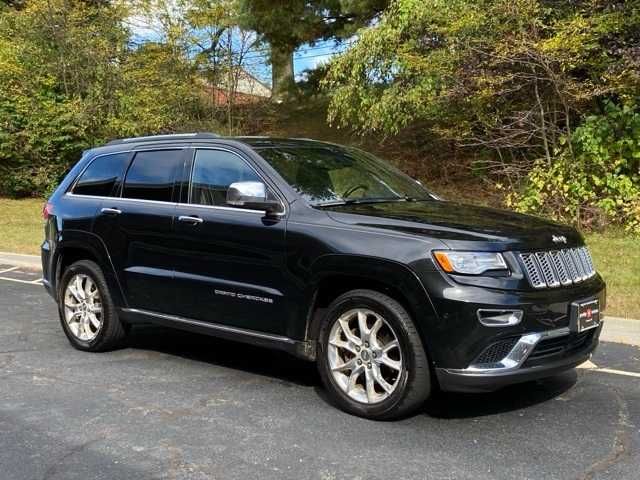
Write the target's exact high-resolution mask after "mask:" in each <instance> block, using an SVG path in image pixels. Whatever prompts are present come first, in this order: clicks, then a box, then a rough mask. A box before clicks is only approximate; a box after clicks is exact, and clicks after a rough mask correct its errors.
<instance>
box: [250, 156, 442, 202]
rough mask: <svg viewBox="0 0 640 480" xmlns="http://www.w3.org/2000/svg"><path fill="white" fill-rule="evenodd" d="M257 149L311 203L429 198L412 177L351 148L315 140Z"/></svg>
mask: <svg viewBox="0 0 640 480" xmlns="http://www.w3.org/2000/svg"><path fill="white" fill-rule="evenodd" d="M258 151H259V152H260V155H262V157H264V159H265V160H267V162H269V163H270V164H271V166H273V168H275V169H276V170H277V172H278V173H279V174H280V175H281V176H282V177H283V178H284V179H285V180H286V181H287V182H288V183H289V184H290V185H291V186H292V187H293V188H294V189H295V190H296V191H297V192H298V193H299V194H300V195H302V196H303V197H304V198H305V199H306V200H307V201H308V202H309V203H310V204H311V205H315V206H323V205H340V204H345V203H365V202H374V201H403V200H425V199H432V198H433V197H431V196H430V194H429V192H428V191H427V190H426V189H425V188H424V187H422V186H421V185H420V184H419V183H418V182H416V181H415V180H413V179H411V178H409V177H408V176H406V175H404V174H403V173H401V172H399V171H397V170H395V169H394V168H392V167H391V166H390V165H388V164H387V163H385V162H383V161H382V160H379V159H377V158H376V157H374V156H373V155H370V154H368V153H365V152H363V151H361V150H357V149H354V148H348V147H338V146H334V145H329V144H318V145H317V146H316V145H312V146H306V145H305V146H282V147H267V148H261V149H259V150H258Z"/></svg>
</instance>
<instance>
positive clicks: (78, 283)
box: [63, 273, 104, 342]
mask: <svg viewBox="0 0 640 480" xmlns="http://www.w3.org/2000/svg"><path fill="white" fill-rule="evenodd" d="M63 301H64V318H65V321H66V323H67V326H68V327H69V330H70V331H71V333H72V334H73V335H74V336H75V337H76V338H78V339H79V340H82V341H85V342H90V341H91V340H93V339H95V338H96V337H97V336H98V333H99V332H100V329H101V328H102V323H103V318H104V314H103V307H102V299H101V297H100V291H99V290H98V286H97V285H96V284H95V282H94V281H93V280H92V279H91V277H89V276H88V275H85V274H82V273H78V274H76V275H74V276H73V277H71V279H70V280H69V283H67V288H66V289H65V292H64V299H63Z"/></svg>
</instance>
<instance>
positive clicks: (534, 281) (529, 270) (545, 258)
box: [519, 247, 596, 288]
mask: <svg viewBox="0 0 640 480" xmlns="http://www.w3.org/2000/svg"><path fill="white" fill-rule="evenodd" d="M519 256H520V260H521V261H522V265H523V266H524V271H525V273H526V275H527V279H528V280H529V283H530V284H531V286H532V287H533V288H556V287H559V286H561V285H563V286H566V285H572V284H574V283H580V282H583V281H585V280H587V279H588V278H591V277H593V276H594V275H595V274H596V270H595V268H594V267H593V260H592V259H591V254H590V253H589V250H588V249H587V247H579V248H565V249H562V250H551V251H546V252H533V253H520V255H519Z"/></svg>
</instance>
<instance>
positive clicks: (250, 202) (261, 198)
mask: <svg viewBox="0 0 640 480" xmlns="http://www.w3.org/2000/svg"><path fill="white" fill-rule="evenodd" d="M227 204H229V205H233V206H234V207H240V208H249V209H252V210H264V211H265V212H267V213H281V212H282V205H281V204H280V202H279V201H278V200H277V199H275V198H274V197H273V196H272V195H271V194H270V192H269V190H268V189H267V186H266V185H265V184H264V183H262V182H235V183H232V184H231V185H229V189H228V190H227Z"/></svg>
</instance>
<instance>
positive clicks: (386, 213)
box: [324, 200, 583, 250]
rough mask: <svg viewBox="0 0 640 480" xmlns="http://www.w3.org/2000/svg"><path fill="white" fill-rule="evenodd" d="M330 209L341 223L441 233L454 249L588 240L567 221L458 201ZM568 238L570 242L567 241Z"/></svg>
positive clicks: (549, 245) (526, 246) (520, 247)
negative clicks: (566, 223)
mask: <svg viewBox="0 0 640 480" xmlns="http://www.w3.org/2000/svg"><path fill="white" fill-rule="evenodd" d="M324 210H325V211H327V213H328V214H329V216H330V217H331V218H333V219H334V220H335V221H338V222H341V223H346V224H350V225H359V226H367V227H374V228H381V229H387V230H394V231H397V232H404V233H409V234H414V235H424V236H429V237H435V238H438V239H439V240H441V241H442V242H444V243H445V244H446V245H447V246H449V247H450V248H453V249H456V248H487V249H490V250H501V249H509V250H525V249H537V248H564V247H570V246H576V245H581V244H582V243H583V241H582V237H581V236H580V234H579V233H578V232H577V231H576V230H575V229H574V228H572V227H568V226H566V225H561V224H559V223H555V222H551V221H549V220H544V219H541V218H538V217H534V216H531V215H523V214H519V213H514V212H510V211H507V210H499V209H495V208H487V207H478V206H472V205H464V204H461V203H455V202H446V201H438V200H427V201H418V202H389V203H369V204H351V205H340V206H332V207H325V208H324ZM554 237H556V239H555V240H556V241H555V242H554ZM558 237H560V238H558ZM562 237H564V238H565V239H566V244H565V243H562V242H561V239H562Z"/></svg>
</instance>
